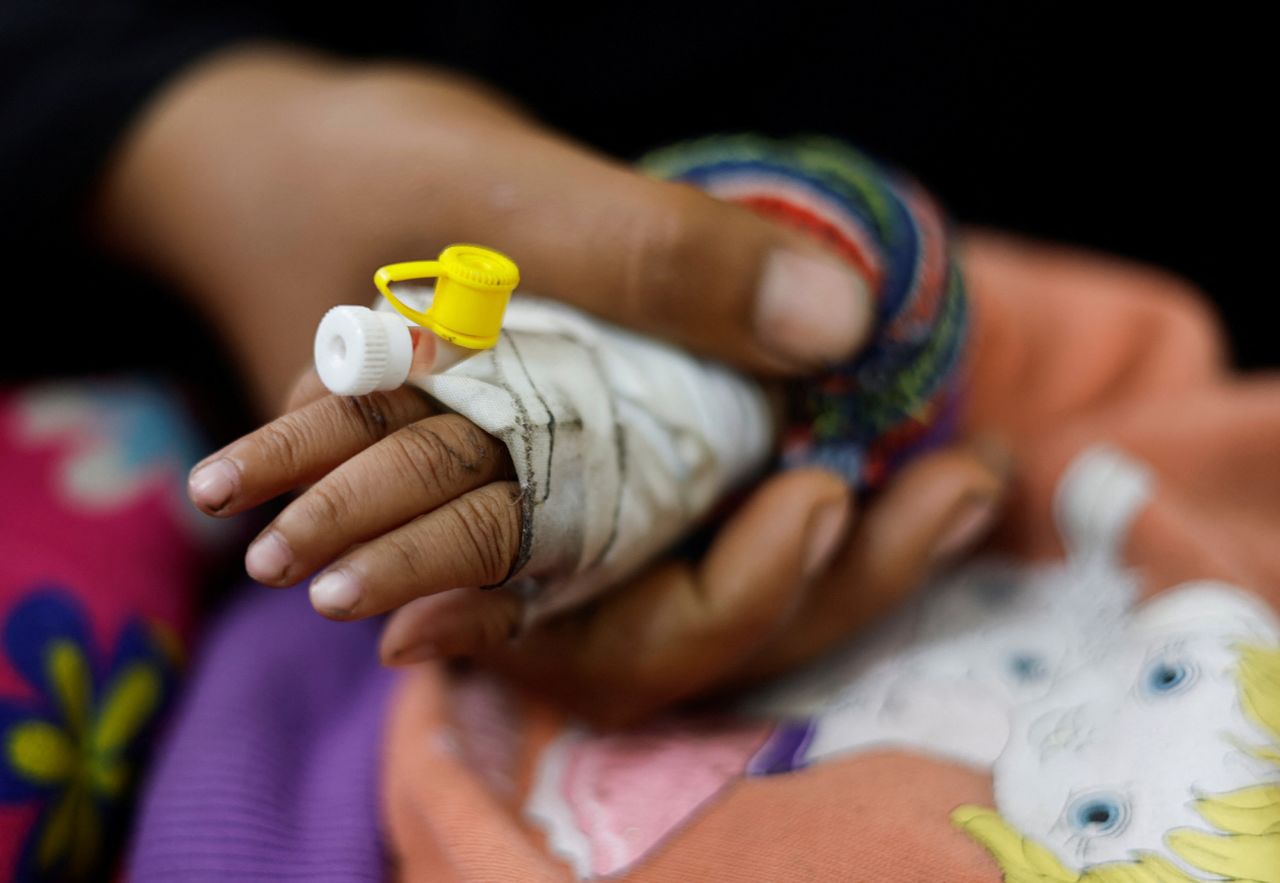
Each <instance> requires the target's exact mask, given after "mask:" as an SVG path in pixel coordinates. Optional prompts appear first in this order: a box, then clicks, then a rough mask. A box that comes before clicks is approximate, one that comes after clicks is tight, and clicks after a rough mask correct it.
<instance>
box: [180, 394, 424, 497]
mask: <svg viewBox="0 0 1280 883" xmlns="http://www.w3.org/2000/svg"><path fill="white" fill-rule="evenodd" d="M435 410H436V409H435V407H434V406H433V405H432V404H431V402H430V401H429V400H428V399H427V397H426V396H425V395H424V394H423V393H422V392H421V391H420V390H418V389H417V388H416V387H412V386H404V387H401V388H400V389H396V390H392V391H391V392H386V393H372V394H371V395H367V396H334V395H330V396H326V397H324V398H321V399H318V400H316V401H313V402H311V403H310V404H309V405H306V406H304V407H302V408H300V409H299V410H296V411H291V412H290V413H288V414H285V415H284V416H283V417H277V418H276V419H275V420H273V421H271V422H270V423H268V424H267V425H266V426H263V427H261V428H259V429H257V430H255V431H254V432H251V433H250V434H248V435H246V436H245V437H244V438H241V439H238V440H236V441H234V442H232V443H231V444H230V445H228V446H227V447H225V448H223V449H222V450H221V451H218V452H217V453H215V454H212V455H210V456H209V457H206V458H205V459H204V460H203V461H201V462H200V463H198V464H197V465H196V466H195V468H194V469H192V470H191V475H190V477H189V478H188V480H187V493H188V495H189V496H190V498H191V501H192V502H193V503H194V504H195V505H196V506H197V507H198V508H199V509H201V510H202V511H204V512H205V513H207V514H209V515H219V516H224V515H234V514H236V513H237V512H242V511H244V510H245V509H249V508H251V507H253V506H256V505H258V504H259V503H262V502H265V501H266V500H270V499H271V498H273V497H276V496H278V495H280V494H282V493H284V492H285V491H288V490H292V489H293V488H296V487H298V486H299V485H303V484H309V483H310V482H313V481H315V480H316V479H318V478H320V477H321V476H322V475H324V474H325V473H327V472H329V470H331V469H333V468H334V467H335V466H337V465H338V464H340V463H342V462H344V461H346V460H348V459H350V458H351V457H352V456H354V455H355V454H357V453H359V452H360V451H362V450H364V449H365V448H367V447H369V445H371V444H373V443H375V442H377V441H380V440H381V439H383V438H385V437H386V436H387V435H389V434H391V433H392V432H395V431H396V430H397V429H400V428H401V427H402V426H406V425H408V424H410V423H412V422H414V421H416V420H421V419H422V418H423V417H427V416H429V415H431V414H433V413H435Z"/></svg>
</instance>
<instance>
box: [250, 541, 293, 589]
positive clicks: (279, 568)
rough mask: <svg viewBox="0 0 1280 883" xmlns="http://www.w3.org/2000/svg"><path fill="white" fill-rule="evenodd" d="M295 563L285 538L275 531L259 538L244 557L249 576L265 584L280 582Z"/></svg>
mask: <svg viewBox="0 0 1280 883" xmlns="http://www.w3.org/2000/svg"><path fill="white" fill-rule="evenodd" d="M292 563H293V553H292V552H290V551H289V544H288V543H286V542H285V541H284V537H282V536H280V534H278V533H276V532H275V531H274V530H273V531H270V532H268V533H266V534H264V535H263V536H260V537H258V538H257V539H256V540H254V541H253V543H252V544H250V546H249V551H248V552H246V553H245V556H244V567H245V570H247V571H249V576H251V577H253V578H254V579H256V580H258V581H259V582H264V583H274V582H279V581H280V580H282V579H284V574H285V571H286V570H288V569H289V565H290V564H292Z"/></svg>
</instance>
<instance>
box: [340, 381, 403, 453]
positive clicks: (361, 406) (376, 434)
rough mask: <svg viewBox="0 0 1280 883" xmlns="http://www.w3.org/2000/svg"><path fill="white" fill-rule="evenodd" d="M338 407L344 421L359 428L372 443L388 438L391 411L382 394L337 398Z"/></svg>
mask: <svg viewBox="0 0 1280 883" xmlns="http://www.w3.org/2000/svg"><path fill="white" fill-rule="evenodd" d="M334 400H335V401H336V402H337V407H338V408H339V409H340V412H341V416H342V418H343V420H344V421H346V422H347V423H350V424H351V425H353V426H356V427H358V428H359V429H360V430H361V431H362V432H363V433H364V435H365V438H366V439H368V441H370V442H376V441H381V440H382V439H384V438H386V436H387V427H388V425H389V421H388V419H387V415H388V414H389V413H390V411H391V409H390V407H388V405H389V404H390V403H389V402H388V401H387V397H386V396H385V395H384V394H382V393H377V392H375V393H371V394H369V395H363V396H335V397H334Z"/></svg>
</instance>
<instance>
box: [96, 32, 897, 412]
mask: <svg viewBox="0 0 1280 883" xmlns="http://www.w3.org/2000/svg"><path fill="white" fill-rule="evenodd" d="M94 217H95V219H96V221H97V227H98V229H99V230H100V232H101V235H102V237H103V239H104V240H105V241H106V243H107V244H108V245H110V246H112V247H113V248H115V249H116V250H118V251H120V252H122V253H124V254H126V255H132V256H133V258H134V259H136V260H137V261H140V262H142V263H144V264H146V265H148V266H150V267H151V268H153V269H154V270H155V271H156V272H158V273H160V274H161V275H163V276H165V277H167V278H168V279H169V280H170V281H171V282H172V283H174V284H175V286H176V287H177V288H179V289H180V290H181V291H184V292H186V293H188V294H189V295H190V296H192V297H193V298H195V300H196V301H197V303H198V305H199V307H200V309H202V310H203V311H204V312H205V313H206V314H207V315H209V316H210V317H211V318H212V320H213V321H214V322H215V324H216V325H217V326H218V327H219V329H220V330H221V331H222V333H223V337H224V338H225V340H226V342H227V345H228V347H229V348H230V350H231V351H232V353H233V354H234V355H235V356H236V357H237V358H238V360H239V362H240V364H241V365H242V367H243V369H244V374H245V376H246V377H247V378H248V379H249V381H250V382H251V383H252V385H253V392H254V394H255V399H256V403H257V405H258V407H259V416H261V417H263V418H268V417H273V416H275V415H276V414H277V413H278V405H279V404H280V402H281V401H282V400H283V398H284V395H285V393H286V391H287V390H288V388H289V385H290V384H291V383H292V382H293V380H294V378H296V377H297V374H298V371H299V370H300V369H301V368H302V366H303V365H305V364H306V363H307V361H308V360H309V351H310V346H311V340H312V335H313V332H314V329H315V327H316V323H317V322H318V321H319V319H320V317H321V316H322V315H323V313H324V311H325V310H327V309H328V308H329V307H331V306H333V305H335V304H339V303H365V302H368V301H370V300H371V299H372V297H373V295H374V292H373V289H372V286H371V284H370V277H371V274H372V271H373V269H374V268H376V267H378V266H381V265H383V264H387V263H391V262H393V261H403V260H408V259H410V258H415V257H416V258H431V257H434V256H435V255H436V254H437V253H438V252H439V251H440V249H441V247H442V246H444V245H447V244H449V243H452V242H477V243H481V244H484V245H488V246H492V247H494V248H497V249H499V250H501V251H503V252H505V253H507V254H509V255H511V256H512V257H513V258H515V260H516V262H517V263H518V264H519V265H520V269H521V275H522V288H525V289H527V290H530V291H534V292H537V293H538V294H541V295H544V296H548V297H554V298H557V299H559V300H562V301H564V302H566V303H570V304H574V305H576V306H578V307H581V308H583V309H585V310H587V311H588V312H592V313H595V314H597V315H599V316H602V317H604V318H606V319H609V320H612V321H614V322H616V323H619V324H622V325H625V326H628V327H630V328H632V329H634V330H636V331H641V332H646V333H649V334H653V335H657V336H659V337H664V338H666V339H668V340H671V341H673V342H675V343H678V344H683V345H685V346H687V347H688V348H690V349H692V350H694V351H697V352H699V353H702V354H704V355H708V356H712V357H716V358H719V359H721V360H724V361H728V362H730V363H733V364H735V365H737V366H739V367H742V368H745V369H747V370H749V371H753V372H757V373H771V374H777V373H800V372H803V371H805V370H807V369H812V368H815V367H817V366H818V365H819V364H820V363H823V362H830V361H833V360H837V359H841V358H844V357H847V356H849V355H851V354H852V353H853V352H854V351H855V350H856V349H857V347H858V346H859V344H860V343H861V342H862V341H863V339H864V338H865V336H866V334H867V331H868V329H869V325H870V321H871V313H872V311H871V305H870V299H869V296H868V293H867V286H866V284H865V283H864V281H863V280H862V279H861V278H860V277H859V276H858V275H857V274H856V273H855V272H854V270H853V269H852V268H851V267H850V266H849V265H848V264H846V263H845V262H843V261H841V260H839V259H837V258H835V257H833V256H832V255H830V254H829V253H828V252H826V251H825V250H824V249H823V248H822V247H821V246H819V245H818V244H816V243H815V242H813V241H811V240H810V239H809V238H807V237H805V236H804V235H802V234H800V233H798V232H795V231H792V230H788V229H784V228H782V227H780V226H778V225H775V224H773V223H770V222H768V221H766V220H764V219H762V218H760V217H758V216H756V215H754V214H752V213H751V212H748V211H746V210H745V209H742V208H739V207H736V206H732V205H729V204H726V203H723V202H719V201H717V200H715V199H712V198H711V197H709V196H707V195H706V194H704V193H702V192H700V191H698V190H696V189H695V188H693V187H690V186H688V185H683V184H674V183H669V182H662V181H657V180H654V179H651V178H647V177H645V176H643V175H641V174H639V173H637V172H636V171H634V170H633V169H631V168H628V167H627V166H625V165H623V164H621V163H618V162H615V161H613V160H610V159H607V158H605V157H603V156H601V155H599V154H597V153H594V152H592V151H590V150H588V149H587V148H585V147H583V146H581V145H578V144H575V143H573V142H572V141H570V140H568V139H567V138H566V137H564V136H562V135H559V134H557V133H555V132H552V131H549V130H547V129H546V128H544V127H543V126H541V125H540V124H539V123H538V122H536V121H535V120H533V119H531V118H530V117H529V116H527V115H525V114H524V113H522V112H521V111H520V110H519V109H517V108H516V107H514V106H513V105H512V104H511V103H510V102H509V101H507V100H506V99H504V98H502V97H500V96H498V95H496V94H494V93H493V92H491V91H489V90H488V89H486V88H484V87H482V86H480V85H477V84H475V83H473V82H469V81H466V80H464V79H462V78H461V77H459V76H457V75H455V74H450V73H446V72H443V71H438V70H432V69H430V68H426V67H422V66H419V65H412V64H409V63H377V64H370V63H359V64H357V63H344V62H341V61H338V60H335V59H332V58H328V57H325V56H321V55H318V54H314V53H310V52H307V51H305V50H301V49H296V48H290V47H287V46H276V45H270V44H262V45H257V44H254V45H243V46H239V47H235V48H234V49H230V50H225V51H223V52H221V53H217V54H215V55H214V56H212V57H210V58H208V59H204V60H203V61H201V62H200V63H198V64H196V65H194V66H193V69H192V70H191V71H189V72H187V74H186V75H185V76H180V77H178V78H177V80H176V81H175V82H174V83H172V84H171V85H170V86H169V88H167V89H166V90H164V91H163V92H162V93H161V94H160V95H159V96H158V98H157V99H156V100H155V101H154V102H153V104H152V106H151V107H150V108H149V109H148V111H147V112H145V113H144V114H143V115H142V118H141V119H140V120H139V122H138V123H137V124H136V126H135V127H134V129H133V131H132V133H131V135H130V136H129V137H128V138H127V139H126V140H125V142H124V144H123V145H122V148H121V150H120V152H119V155H118V156H117V157H116V159H115V161H114V162H113V163H111V164H110V167H109V168H108V171H107V173H106V175H105V176H104V179H103V183H102V187H101V189H100V192H99V194H98V198H97V200H96V201H95V203H94Z"/></svg>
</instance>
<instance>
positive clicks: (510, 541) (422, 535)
mask: <svg viewBox="0 0 1280 883" xmlns="http://www.w3.org/2000/svg"><path fill="white" fill-rule="evenodd" d="M520 526H521V505H520V486H519V485H518V484H516V482H514V481H503V482H494V483H492V484H487V485H485V486H484V487H481V488H479V489H477V490H474V491H471V492H470V493H468V494H464V495H463V496H461V497H459V498H458V499H456V500H452V501H450V502H449V503H446V504H445V505H443V506H441V507H440V508H438V509H436V510H435V511H433V512H428V513H427V514H425V515H422V516H420V517H419V518H415V519H414V520H413V521H410V522H409V523H408V524H405V525H403V526H401V527H398V528H396V529H395V530H393V531H391V532H389V533H386V534H384V535H382V536H380V537H378V538H377V539H375V540H371V541H370V542H367V543H365V544H364V545H361V546H359V547H357V548H356V549H354V550H352V551H351V552H349V553H348V554H347V555H345V556H344V557H343V558H341V559H340V560H338V561H337V562H335V563H334V564H333V565H332V566H331V567H329V568H328V569H327V570H325V571H324V572H323V573H321V574H320V575H318V576H317V577H316V578H315V579H314V580H312V582H311V590H310V591H311V604H312V606H313V607H315V609H316V610H317V611H318V612H319V613H321V614H323V615H325V616H328V617H330V618H331V619H360V618H363V617H366V616H372V615H374V614H377V613H383V612H385V611H387V610H391V609H393V608H395V607H400V606H402V605H403V604H406V603H408V602H409V601H412V600H413V599H414V598H420V597H422V596H424V595H430V594H434V593H437V592H443V591H445V590H446V589H452V588H458V587H463V588H466V587H475V586H491V585H496V584H497V583H500V582H502V581H503V580H505V579H506V578H507V576H508V575H509V573H510V570H511V566H512V564H513V563H514V562H515V560H516V556H517V555H518V554H519V551H520Z"/></svg>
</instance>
